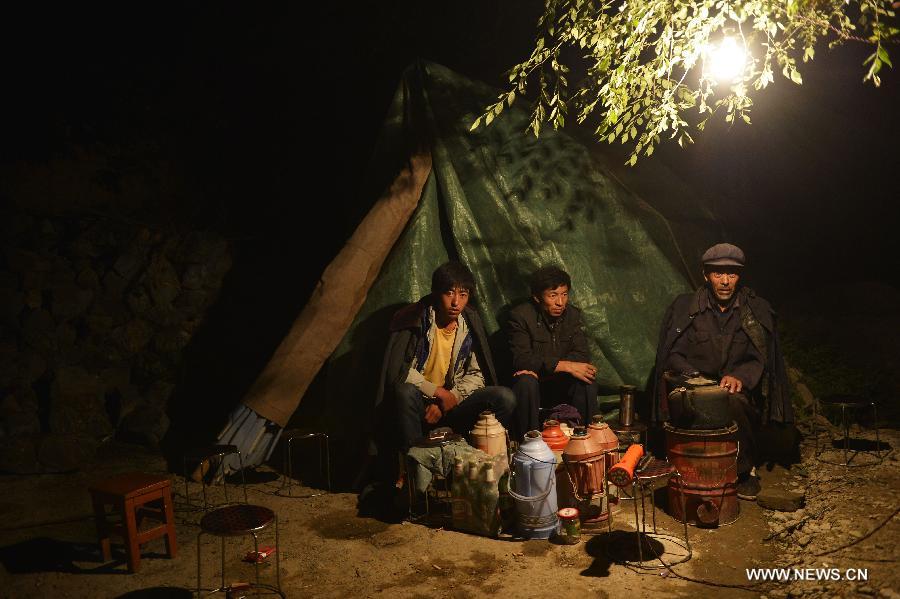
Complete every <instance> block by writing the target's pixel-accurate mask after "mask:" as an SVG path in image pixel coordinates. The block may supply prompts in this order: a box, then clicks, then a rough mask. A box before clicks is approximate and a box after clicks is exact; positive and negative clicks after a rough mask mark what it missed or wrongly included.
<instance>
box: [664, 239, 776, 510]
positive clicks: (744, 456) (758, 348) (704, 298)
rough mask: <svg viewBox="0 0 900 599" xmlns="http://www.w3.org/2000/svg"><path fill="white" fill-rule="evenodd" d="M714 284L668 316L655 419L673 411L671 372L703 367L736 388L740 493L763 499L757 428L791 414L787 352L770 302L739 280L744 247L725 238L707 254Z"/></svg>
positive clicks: (732, 393)
mask: <svg viewBox="0 0 900 599" xmlns="http://www.w3.org/2000/svg"><path fill="white" fill-rule="evenodd" d="M702 260H703V276H704V278H705V279H706V284H705V285H704V286H703V287H701V288H700V289H698V290H697V291H695V292H693V293H687V294H684V295H680V296H678V297H677V298H676V299H675V301H674V302H672V305H671V306H669V309H668V310H667V311H666V314H665V316H664V317H663V324H662V329H661V331H660V340H659V347H658V348H657V354H656V374H657V377H656V390H655V392H654V399H655V401H654V404H653V408H654V413H653V420H654V421H656V422H662V421H664V420H667V419H668V418H669V409H668V401H667V399H668V397H667V392H668V389H667V388H666V384H665V381H664V374H665V373H666V372H669V373H670V374H672V375H680V376H683V377H692V376H698V375H702V376H703V377H705V378H708V379H713V380H715V381H718V385H719V386H720V387H722V388H724V389H727V390H728V393H729V396H728V397H729V405H728V407H729V412H730V415H731V417H732V418H734V421H735V422H736V423H737V425H738V433H737V437H738V441H739V443H740V446H739V451H738V464H737V469H738V497H740V498H742V499H747V500H753V499H756V496H757V494H758V493H759V490H760V485H759V480H758V478H757V477H756V476H755V466H756V464H757V463H758V449H759V448H758V443H757V432H758V429H759V426H760V424H761V422H762V421H763V420H765V421H775V422H782V423H785V422H791V421H792V420H793V411H792V408H791V402H790V396H789V393H788V390H787V377H786V375H785V369H784V360H783V358H782V355H781V351H780V349H779V347H778V338H777V335H776V330H775V313H774V311H773V310H772V307H771V306H770V305H769V302H767V301H766V300H764V299H763V298H761V297H759V296H757V295H756V293H754V292H753V290H752V289H750V288H748V287H742V286H740V285H739V283H740V279H741V274H742V272H743V267H744V262H745V258H744V252H743V251H742V250H741V249H740V248H739V247H737V246H734V245H731V244H728V243H720V244H717V245H714V246H713V247H711V248H709V249H708V250H707V251H706V252H705V253H704V254H703V258H702Z"/></svg>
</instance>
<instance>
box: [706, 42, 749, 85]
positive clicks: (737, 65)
mask: <svg viewBox="0 0 900 599" xmlns="http://www.w3.org/2000/svg"><path fill="white" fill-rule="evenodd" d="M705 54H706V57H705V60H704V62H703V67H704V68H703V74H704V76H706V77H708V78H710V79H713V80H714V81H715V82H716V83H726V84H732V83H736V82H737V81H738V80H740V79H741V77H742V75H743V74H744V68H745V67H746V65H747V51H746V49H745V48H744V46H743V44H739V43H738V42H737V41H735V39H734V38H733V37H726V38H724V39H723V40H722V41H721V42H719V43H718V44H711V45H710V46H708V48H707V50H706V53H705Z"/></svg>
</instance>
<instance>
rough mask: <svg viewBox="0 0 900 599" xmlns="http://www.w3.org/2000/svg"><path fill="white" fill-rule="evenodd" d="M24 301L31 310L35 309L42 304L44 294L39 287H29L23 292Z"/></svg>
mask: <svg viewBox="0 0 900 599" xmlns="http://www.w3.org/2000/svg"><path fill="white" fill-rule="evenodd" d="M24 303H25V305H26V306H27V307H29V308H31V309H32V310H37V309H38V308H40V307H41V306H43V305H44V294H43V293H42V292H41V290H40V289H29V290H27V291H26V292H25V295H24Z"/></svg>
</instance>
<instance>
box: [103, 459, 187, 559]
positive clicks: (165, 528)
mask: <svg viewBox="0 0 900 599" xmlns="http://www.w3.org/2000/svg"><path fill="white" fill-rule="evenodd" d="M88 490H89V491H90V493H91V501H92V502H93V504H94V518H95V520H96V523H97V536H98V538H99V539H100V550H101V552H102V553H103V559H105V560H106V561H109V560H110V559H111V558H112V553H111V551H110V547H109V536H110V533H111V532H116V533H117V534H120V535H121V536H122V538H123V539H124V541H125V555H126V557H127V559H128V571H129V572H132V573H133V572H137V571H138V569H140V566H141V545H142V544H144V543H146V542H148V541H151V540H153V539H157V538H159V537H165V539H166V553H167V554H168V557H169V558H170V559H171V558H174V557H175V555H176V554H177V553H178V542H177V541H176V539H175V518H174V516H173V515H172V482H171V481H170V480H169V479H168V478H167V477H165V476H156V475H153V474H144V473H143V472H130V473H128V474H120V475H118V476H113V477H111V478H108V479H106V480H104V481H101V482H98V483H96V484H94V485H92V486H91V487H90V489H88ZM151 504H156V505H151ZM108 505H111V506H113V509H114V510H115V511H118V512H119V513H120V514H121V516H122V523H121V524H115V525H113V524H109V523H107V521H106V515H107V514H106V506H108ZM145 515H151V516H153V517H154V518H155V519H157V520H159V521H160V522H162V524H161V525H159V526H157V527H154V528H151V529H149V530H139V528H140V524H141V519H142V517H143V516H145Z"/></svg>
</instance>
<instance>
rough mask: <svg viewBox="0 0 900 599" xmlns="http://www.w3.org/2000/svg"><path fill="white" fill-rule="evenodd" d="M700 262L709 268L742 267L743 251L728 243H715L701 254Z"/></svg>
mask: <svg viewBox="0 0 900 599" xmlns="http://www.w3.org/2000/svg"><path fill="white" fill-rule="evenodd" d="M702 260H703V264H704V265H710V266H743V265H744V261H745V258H744V250H742V249H741V248H739V247H738V246H736V245H731V244H730V243H717V244H716V245H714V246H712V247H711V248H709V249H708V250H706V251H705V252H703V259H702Z"/></svg>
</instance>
